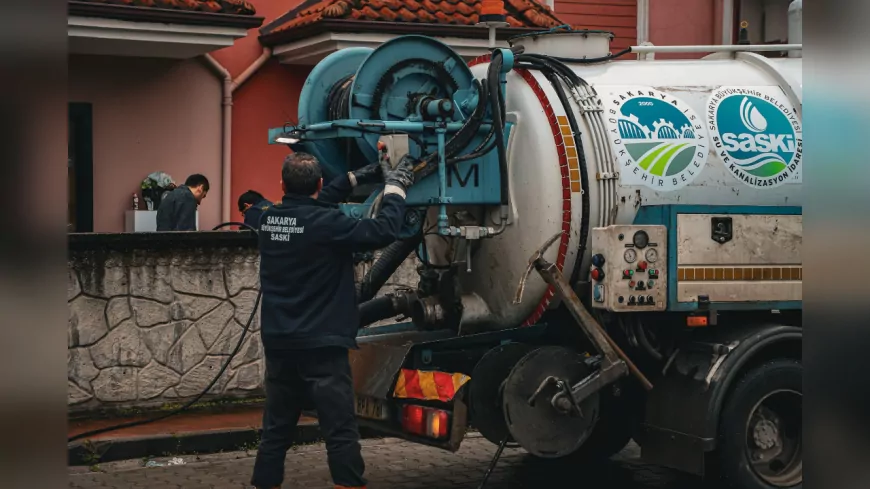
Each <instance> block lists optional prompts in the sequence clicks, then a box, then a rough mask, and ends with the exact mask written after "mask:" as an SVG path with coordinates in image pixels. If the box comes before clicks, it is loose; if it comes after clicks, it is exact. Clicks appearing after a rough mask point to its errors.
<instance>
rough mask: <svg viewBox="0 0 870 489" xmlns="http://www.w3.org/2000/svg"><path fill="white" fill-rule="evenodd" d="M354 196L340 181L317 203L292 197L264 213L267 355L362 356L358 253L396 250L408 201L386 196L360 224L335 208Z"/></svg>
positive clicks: (263, 331)
mask: <svg viewBox="0 0 870 489" xmlns="http://www.w3.org/2000/svg"><path fill="white" fill-rule="evenodd" d="M342 180H343V181H342ZM350 190H351V186H350V183H349V182H348V181H347V177H346V176H341V177H339V178H338V179H336V181H335V182H333V184H331V185H330V186H329V187H327V188H326V189H324V191H323V192H322V193H321V194H320V196H319V198H318V199H317V200H315V199H312V198H310V197H304V196H298V195H285V196H284V198H283V199H282V200H281V202H280V203H277V204H274V205H273V206H271V207H270V208H269V209H266V210H265V211H264V212H263V217H262V218H261V219H260V232H259V245H260V287H261V289H262V291H263V306H262V310H261V314H262V325H261V335H262V339H263V346H264V347H265V348H266V349H307V348H318V347H324V346H341V347H346V348H356V334H357V329H358V327H359V312H358V310H357V302H356V288H355V285H354V265H353V252H354V251H368V250H376V249H379V248H383V247H385V246H387V245H389V244H390V243H392V242H394V241H395V240H396V237H397V236H398V233H399V230H400V229H401V226H402V223H403V221H404V215H405V200H404V199H403V198H402V197H401V196H399V195H395V194H390V195H385V196H384V198H383V200H382V203H381V208H380V211H379V213H378V216H377V217H376V218H374V219H362V220H358V219H353V218H351V217H348V216H346V215H344V213H342V212H341V210H340V209H339V208H338V205H337V204H336V203H337V202H338V201H339V200H343V199H344V198H346V197H347V195H348V194H349V193H350Z"/></svg>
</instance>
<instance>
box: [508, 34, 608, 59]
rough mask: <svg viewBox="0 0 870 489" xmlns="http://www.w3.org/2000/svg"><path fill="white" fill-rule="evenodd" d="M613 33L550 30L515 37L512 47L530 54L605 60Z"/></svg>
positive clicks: (511, 41)
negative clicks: (518, 47) (520, 47)
mask: <svg viewBox="0 0 870 489" xmlns="http://www.w3.org/2000/svg"><path fill="white" fill-rule="evenodd" d="M613 37H614V35H613V33H612V32H608V31H593V30H577V31H575V30H556V29H553V30H550V31H544V32H534V33H531V34H523V35H520V36H516V37H513V38H511V39H510V40H509V42H510V45H511V46H522V47H523V48H525V52H526V53H529V54H544V55H547V56H555V57H558V58H603V57H605V56H607V55H609V54H610V42H611V41H612V40H613Z"/></svg>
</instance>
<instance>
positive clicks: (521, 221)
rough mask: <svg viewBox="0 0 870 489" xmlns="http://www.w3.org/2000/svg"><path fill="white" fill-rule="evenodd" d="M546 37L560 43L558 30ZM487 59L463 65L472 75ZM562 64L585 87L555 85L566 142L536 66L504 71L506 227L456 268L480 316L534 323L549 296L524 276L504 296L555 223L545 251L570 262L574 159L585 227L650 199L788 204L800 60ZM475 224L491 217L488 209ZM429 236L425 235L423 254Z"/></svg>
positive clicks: (797, 163) (795, 194)
mask: <svg viewBox="0 0 870 489" xmlns="http://www.w3.org/2000/svg"><path fill="white" fill-rule="evenodd" d="M559 36H560V38H561V39H560V41H561V42H563V43H566V42H570V39H569V37H570V34H559ZM563 47H564V46H563ZM558 51H559V54H558V56H561V57H565V56H566V54H565V53H564V49H558ZM544 54H551V53H544ZM487 64H488V60H487V59H479V60H477V61H476V62H472V63H471V65H472V71H473V72H474V74H475V76H476V77H478V78H480V79H481V80H483V79H485V77H486V67H487ZM568 65H569V66H570V67H571V69H572V70H573V71H574V72H575V73H576V74H577V75H579V76H580V77H581V78H582V79H583V80H584V81H585V82H586V84H588V85H587V86H586V87H585V88H581V89H579V90H578V91H576V92H574V93H570V92H569V93H568V96H569V97H571V99H572V100H571V102H570V105H571V108H570V110H571V113H572V115H573V116H574V118H576V120H577V123H578V124H579V130H580V133H581V134H582V137H581V138H580V140H579V141H575V139H574V137H573V135H572V131H571V128H570V126H569V119H568V113H566V111H565V110H564V108H563V105H562V104H561V103H560V100H559V97H558V95H557V93H556V91H555V90H554V88H553V87H552V85H551V84H550V82H549V81H548V80H547V78H546V77H545V76H544V75H543V74H541V73H540V72H538V71H525V70H514V71H513V72H512V73H510V74H509V76H508V79H507V96H506V107H507V112H508V121H511V122H515V124H516V126H515V127H514V128H513V131H512V133H511V136H510V141H509V146H508V148H507V150H508V159H509V174H510V199H511V215H510V220H509V226H508V227H507V229H506V231H505V232H504V233H503V234H502V235H499V236H496V237H494V238H491V239H484V240H481V241H480V249H479V250H478V251H477V252H476V253H475V254H474V260H473V272H472V273H464V275H463V277H462V283H463V291H464V293H476V294H478V295H479V296H480V297H481V298H483V300H484V301H485V302H486V304H487V306H488V307H489V310H490V311H491V314H492V319H493V320H494V322H493V323H492V324H499V326H498V327H516V326H519V325H521V324H523V323H534V322H536V321H537V320H538V319H539V318H540V316H541V313H543V312H544V311H545V310H546V309H547V308H548V307H553V306H554V305H555V304H554V303H551V302H552V301H551V298H552V292H551V291H549V290H548V287H547V285H546V284H545V283H544V282H543V280H542V279H541V278H540V277H539V276H538V275H537V274H536V273H533V274H532V275H531V276H530V277H529V279H528V282H527V285H526V288H525V294H524V296H523V301H522V302H521V303H520V304H518V305H517V304H513V303H512V302H513V298H514V294H515V291H516V288H517V285H518V283H519V282H520V280H521V278H522V276H523V275H524V273H525V271H526V267H527V265H528V259H529V257H530V256H531V255H532V253H533V252H534V251H535V250H536V249H538V248H539V247H540V246H541V245H542V244H543V243H544V241H546V240H547V238H549V237H550V236H552V235H554V234H555V233H558V232H559V231H560V230H564V231H567V233H566V234H565V236H564V237H563V238H562V241H561V242H560V243H559V245H558V246H553V247H552V248H551V249H550V250H549V251H548V253H547V254H545V257H546V258H547V259H548V260H549V261H552V262H556V263H557V264H559V265H561V268H562V270H563V272H564V273H565V275H566V276H570V275H571V272H572V271H574V267H575V263H576V261H577V259H578V257H577V254H578V250H579V249H580V245H581V243H580V226H581V218H582V215H583V205H582V192H581V189H582V185H581V171H580V170H581V165H582V161H581V158H582V159H585V165H586V172H587V174H588V180H587V182H588V189H589V209H588V213H589V227H590V228H593V227H599V226H607V225H611V224H631V223H632V222H633V221H634V219H635V216H636V214H637V212H638V209H639V208H640V207H641V206H650V205H667V204H683V205H735V206H801V205H802V203H803V197H802V192H801V183H802V168H803V160H802V139H803V136H802V129H801V116H800V114H801V101H800V100H799V97H800V95H799V94H800V84H801V82H802V75H801V66H802V60H801V59H800V58H777V59H774V58H765V57H762V56H761V55H759V54H755V53H741V54H738V55H735V54H734V53H731V54H730V55H724V56H723V55H722V54H720V55H717V56H713V57H710V58H708V59H700V60H655V61H635V60H626V61H608V62H602V63H596V64H571V63H568ZM581 104H582V107H581ZM489 222H490V223H491V225H497V223H498V211H497V210H493V211H492V214H491V216H490V219H489ZM439 241H440V239H439V238H438V237H428V238H427V243H428V244H429V246H430V247H431V248H432V249H433V250H434V249H436V248H437V247H438V246H439V244H438V243H439ZM587 245H588V243H587ZM588 261H589V254H588V251H587V254H586V256H585V257H584V260H583V263H582V267H580V268H579V269H578V270H577V276H576V278H579V279H582V280H587V279H588V269H589V264H588Z"/></svg>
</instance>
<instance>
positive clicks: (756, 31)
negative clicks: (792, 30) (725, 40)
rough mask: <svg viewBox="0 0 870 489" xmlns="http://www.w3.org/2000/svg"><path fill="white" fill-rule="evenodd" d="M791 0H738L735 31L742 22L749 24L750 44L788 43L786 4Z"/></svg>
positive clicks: (737, 36) (736, 37)
mask: <svg viewBox="0 0 870 489" xmlns="http://www.w3.org/2000/svg"><path fill="white" fill-rule="evenodd" d="M790 4H791V0H740V1H739V2H738V3H737V23H736V27H737V33H738V35H735V37H734V39H735V40H736V39H739V29H740V25H741V24H742V23H743V22H747V23H748V24H749V26H748V27H747V31H748V33H749V41H750V42H751V43H752V44H786V43H788V6H789V5H790Z"/></svg>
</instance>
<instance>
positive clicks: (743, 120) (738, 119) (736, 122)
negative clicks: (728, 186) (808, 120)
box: [709, 93, 803, 188]
mask: <svg viewBox="0 0 870 489" xmlns="http://www.w3.org/2000/svg"><path fill="white" fill-rule="evenodd" d="M759 95H760V94H759ZM716 96H717V94H714V96H713V98H712V99H711V102H710V107H709V109H710V112H711V130H712V131H713V133H714V142H715V143H716V146H717V148H718V149H720V150H721V151H722V153H721V155H720V156H722V158H723V161H724V162H725V167H726V168H727V169H728V170H729V171H730V172H731V173H732V174H733V175H734V176H735V177H736V178H737V179H739V180H741V181H742V182H744V183H746V184H747V185H750V186H753V187H758V188H764V187H775V186H778V185H781V184H783V183H785V182H786V181H787V180H789V179H790V178H791V177H792V176H793V175H794V174H795V172H796V171H797V170H798V167H799V165H800V152H801V149H802V144H803V143H802V140H801V138H800V122H799V121H798V120H797V117H796V116H794V114H793V113H792V112H791V111H790V110H788V109H786V108H785V107H784V106H782V105H781V104H779V103H778V102H776V101H775V100H774V99H773V98H772V97H769V96H768V97H765V98H761V97H760V96H756V95H750V94H745V93H734V94H731V95H727V96H723V97H720V98H719V99H718V100H717V99H716ZM786 111H788V112H786ZM716 133H718V135H717V134H716Z"/></svg>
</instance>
